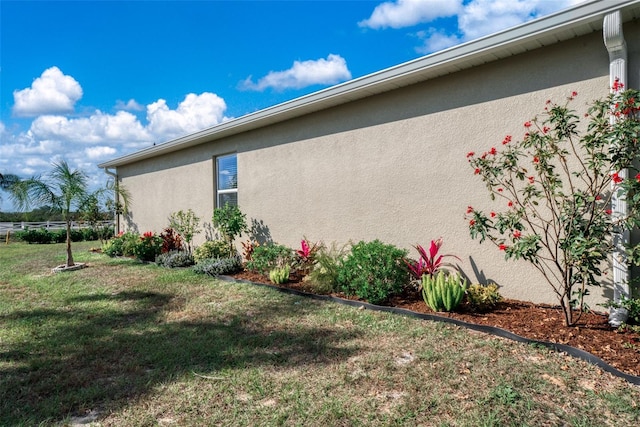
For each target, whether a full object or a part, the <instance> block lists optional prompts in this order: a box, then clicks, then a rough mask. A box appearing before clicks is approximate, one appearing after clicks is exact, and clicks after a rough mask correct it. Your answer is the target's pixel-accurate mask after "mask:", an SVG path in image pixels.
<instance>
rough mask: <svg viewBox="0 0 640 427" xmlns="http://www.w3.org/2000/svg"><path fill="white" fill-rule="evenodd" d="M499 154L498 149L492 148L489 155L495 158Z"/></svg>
mask: <svg viewBox="0 0 640 427" xmlns="http://www.w3.org/2000/svg"><path fill="white" fill-rule="evenodd" d="M497 153H498V150H496V147H491V150H489V154H491V155H492V156H495V155H496V154H497Z"/></svg>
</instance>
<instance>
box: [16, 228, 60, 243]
mask: <svg viewBox="0 0 640 427" xmlns="http://www.w3.org/2000/svg"><path fill="white" fill-rule="evenodd" d="M16 238H17V239H19V240H22V241H23V242H27V243H29V244H32V243H40V244H43V243H53V242H54V239H53V235H52V234H51V233H50V232H49V231H47V230H46V229H44V228H38V229H29V228H26V229H25V230H24V231H18V232H16Z"/></svg>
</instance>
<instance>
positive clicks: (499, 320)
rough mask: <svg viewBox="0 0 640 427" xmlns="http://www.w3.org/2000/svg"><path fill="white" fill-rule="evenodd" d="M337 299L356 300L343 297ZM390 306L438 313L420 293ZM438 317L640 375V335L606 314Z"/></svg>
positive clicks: (518, 308)
mask: <svg viewBox="0 0 640 427" xmlns="http://www.w3.org/2000/svg"><path fill="white" fill-rule="evenodd" d="M230 277H233V278H235V279H240V280H248V281H251V282H255V283H264V284H270V285H273V284H272V283H271V282H270V281H269V280H268V278H266V277H265V276H262V275H260V274H256V273H251V272H248V271H242V272H240V273H236V274H233V275H230ZM282 287H286V288H289V289H295V290H299V291H304V292H312V291H311V290H310V289H309V288H308V287H306V286H305V283H304V282H302V281H299V280H297V281H290V282H288V283H286V284H284V285H282ZM333 296H336V297H340V298H345V299H353V298H348V297H346V296H345V295H342V294H334V295H333ZM389 305H390V306H393V307H398V308H403V309H407V310H411V311H413V312H417V313H425V314H434V312H433V311H432V310H431V309H430V308H429V307H428V306H427V305H426V304H425V303H424V301H423V300H422V297H421V296H420V295H419V294H418V293H417V292H416V293H412V294H407V295H403V296H401V297H397V298H394V299H392V300H391V301H390V303H389ZM437 314H438V315H439V316H442V317H449V318H453V319H458V320H462V321H465V322H468V323H475V324H479V325H487V326H495V327H498V328H501V329H505V330H507V331H510V332H513V333H514V334H517V335H520V336H522V337H525V338H529V339H534V340H538V341H547V342H552V343H557V344H565V345H568V346H571V347H574V348H578V349H581V350H584V351H586V352H589V353H591V354H593V355H595V356H597V357H599V358H600V359H602V360H604V361H605V362H606V363H607V364H609V365H611V366H613V367H614V368H616V369H618V370H620V371H622V372H624V373H627V374H631V375H635V376H640V334H639V333H637V332H633V331H631V330H629V329H626V330H621V329H617V328H612V327H611V326H610V325H609V323H608V316H607V315H606V314H605V313H597V312H590V313H584V314H583V315H582V318H581V319H580V321H579V323H578V324H577V325H575V326H572V327H567V326H564V317H563V314H562V310H561V309H560V308H559V307H553V306H550V305H541V304H533V303H530V302H525V301H517V300H504V301H502V302H501V303H499V304H498V305H497V306H496V307H495V309H493V310H491V311H489V312H484V313H474V312H472V311H470V310H469V309H468V307H467V306H465V305H464V304H463V305H461V306H460V307H459V309H458V310H457V311H456V312H455V313H437Z"/></svg>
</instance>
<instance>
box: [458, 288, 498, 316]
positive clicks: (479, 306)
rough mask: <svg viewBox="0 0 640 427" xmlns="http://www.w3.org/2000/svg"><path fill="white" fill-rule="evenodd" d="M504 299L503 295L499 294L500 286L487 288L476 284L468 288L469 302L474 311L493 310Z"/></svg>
mask: <svg viewBox="0 0 640 427" xmlns="http://www.w3.org/2000/svg"><path fill="white" fill-rule="evenodd" d="M502 299H503V298H502V295H500V292H498V285H496V284H495V283H491V284H489V285H486V286H483V285H481V284H479V283H474V284H473V285H470V286H469V287H468V288H467V302H468V303H469V305H470V306H471V309H472V310H474V311H487V310H491V309H492V308H494V307H495V306H496V304H498V303H499V302H500V301H502Z"/></svg>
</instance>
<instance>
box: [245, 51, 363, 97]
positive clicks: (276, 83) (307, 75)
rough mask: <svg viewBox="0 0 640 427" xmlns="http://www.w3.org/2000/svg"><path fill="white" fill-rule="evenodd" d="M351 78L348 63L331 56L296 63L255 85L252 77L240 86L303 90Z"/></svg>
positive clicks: (253, 88) (270, 74)
mask: <svg viewBox="0 0 640 427" xmlns="http://www.w3.org/2000/svg"><path fill="white" fill-rule="evenodd" d="M350 78H351V72H350V71H349V69H348V68H347V62H346V61H345V60H344V58H342V57H341V56H340V55H334V54H330V55H329V56H327V58H326V59H324V58H321V59H318V60H309V61H295V62H294V63H293V66H292V67H291V68H289V69H288V70H285V71H271V72H270V73H269V74H267V75H266V76H264V77H262V78H261V79H260V80H258V82H257V83H254V82H253V80H252V78H251V76H249V77H248V78H247V79H246V80H245V81H243V82H242V83H241V84H240V88H241V89H245V90H257V91H263V90H265V89H267V88H273V89H275V90H284V89H301V88H304V87H307V86H311V85H316V84H322V85H332V84H336V83H340V82H342V81H345V80H349V79H350Z"/></svg>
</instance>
